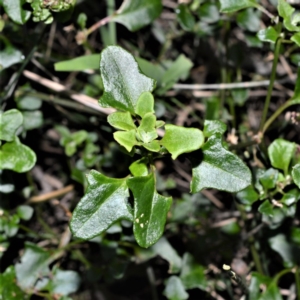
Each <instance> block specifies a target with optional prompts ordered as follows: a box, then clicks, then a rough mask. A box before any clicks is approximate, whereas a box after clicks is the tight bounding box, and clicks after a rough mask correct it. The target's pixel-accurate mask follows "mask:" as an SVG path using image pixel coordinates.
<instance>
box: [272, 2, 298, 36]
mask: <svg viewBox="0 0 300 300" xmlns="http://www.w3.org/2000/svg"><path fill="white" fill-rule="evenodd" d="M277 9H278V13H279V15H280V16H281V17H282V18H283V24H284V26H285V28H286V29H287V30H289V31H300V27H299V26H297V24H298V22H299V17H298V16H297V14H295V15H294V11H295V8H294V7H292V6H291V5H290V4H289V3H288V2H287V1H285V0H278V6H277Z"/></svg>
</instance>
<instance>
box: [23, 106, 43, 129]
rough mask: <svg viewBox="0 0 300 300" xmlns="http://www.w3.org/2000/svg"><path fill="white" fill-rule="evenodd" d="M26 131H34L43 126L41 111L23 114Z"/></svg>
mask: <svg viewBox="0 0 300 300" xmlns="http://www.w3.org/2000/svg"><path fill="white" fill-rule="evenodd" d="M23 118H24V121H23V127H24V130H32V129H35V128H39V127H41V126H42V125H43V114H42V112H41V111H40V110H36V111H24V112H23Z"/></svg>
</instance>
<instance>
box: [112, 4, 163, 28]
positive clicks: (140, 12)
mask: <svg viewBox="0 0 300 300" xmlns="http://www.w3.org/2000/svg"><path fill="white" fill-rule="evenodd" d="M161 11H162V3H161V1H160V0H139V1H131V0H124V2H123V3H122V5H121V7H120V8H119V9H118V11H117V13H116V14H115V15H113V16H112V21H115V22H118V23H121V24H123V25H124V26H125V27H126V28H127V29H129V30H130V31H136V30H139V29H140V28H142V27H144V26H146V25H148V24H150V23H152V22H153V21H154V20H155V19H156V18H157V17H159V15H160V13H161Z"/></svg>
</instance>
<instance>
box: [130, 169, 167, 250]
mask: <svg viewBox="0 0 300 300" xmlns="http://www.w3.org/2000/svg"><path fill="white" fill-rule="evenodd" d="M127 184H128V187H129V188H130V190H131V191H132V193H133V196H134V223H133V231H134V236H135V238H136V240H137V243H138V244H139V245H140V246H141V247H144V248H148V247H149V246H151V245H153V244H154V243H156V242H157V241H158V239H159V238H160V237H161V235H162V234H163V232H164V226H165V223H166V218H167V213H168V211H169V209H170V206H171V203H172V198H171V197H164V196H161V195H159V194H158V193H157V192H156V190H155V178H154V174H153V173H151V174H149V175H148V176H142V177H133V178H129V179H128V180H127Z"/></svg>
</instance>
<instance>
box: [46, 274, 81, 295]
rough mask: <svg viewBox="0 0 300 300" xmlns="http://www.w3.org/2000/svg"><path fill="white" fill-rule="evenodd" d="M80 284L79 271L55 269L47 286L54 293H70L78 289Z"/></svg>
mask: <svg viewBox="0 0 300 300" xmlns="http://www.w3.org/2000/svg"><path fill="white" fill-rule="evenodd" d="M79 284H80V276H79V274H78V273H77V272H75V271H63V270H60V269H55V270H54V272H53V274H52V280H51V281H50V282H49V284H48V286H47V288H48V290H49V291H50V292H51V293H54V294H59V295H69V294H71V293H74V292H76V291H77V289H78V287H79Z"/></svg>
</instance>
